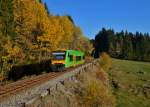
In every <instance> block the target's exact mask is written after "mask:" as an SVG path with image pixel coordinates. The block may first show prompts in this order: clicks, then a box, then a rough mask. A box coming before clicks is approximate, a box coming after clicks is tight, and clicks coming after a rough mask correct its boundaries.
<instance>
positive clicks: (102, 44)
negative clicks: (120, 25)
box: [91, 28, 150, 61]
mask: <svg viewBox="0 0 150 107" xmlns="http://www.w3.org/2000/svg"><path fill="white" fill-rule="evenodd" d="M91 42H92V43H93V44H94V47H95V54H94V55H95V57H99V54H100V53H102V52H107V53H109V54H110V55H111V56H112V57H115V58H120V59H129V60H138V61H150V35H149V34H148V33H141V32H136V33H132V32H128V31H121V32H115V31H114V30H113V29H105V28H102V30H100V32H99V33H98V34H97V35H96V36H95V40H91Z"/></svg>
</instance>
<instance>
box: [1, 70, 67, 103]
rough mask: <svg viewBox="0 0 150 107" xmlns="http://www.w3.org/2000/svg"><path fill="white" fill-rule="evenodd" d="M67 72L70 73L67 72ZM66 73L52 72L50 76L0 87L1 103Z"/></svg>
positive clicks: (44, 75)
mask: <svg viewBox="0 0 150 107" xmlns="http://www.w3.org/2000/svg"><path fill="white" fill-rule="evenodd" d="M66 72H69V70H67V71H66ZM66 72H51V73H48V74H43V75H40V76H37V77H35V78H32V79H28V80H21V81H18V82H15V83H11V84H8V85H5V86H0V101H2V100H4V99H6V98H7V97H10V96H12V95H15V94H18V93H19V92H21V91H23V90H26V89H29V88H32V87H34V86H36V85H40V84H42V83H44V82H46V81H48V80H51V79H53V78H56V77H58V76H60V75H62V74H64V73H66Z"/></svg>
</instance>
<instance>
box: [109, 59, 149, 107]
mask: <svg viewBox="0 0 150 107" xmlns="http://www.w3.org/2000/svg"><path fill="white" fill-rule="evenodd" d="M112 62H113V65H112V69H111V70H110V71H109V75H110V78H111V80H112V81H113V82H114V83H115V84H116V85H117V86H118V87H117V88H114V93H115V95H116V98H117V107H150V95H149V94H150V92H149V91H150V90H146V92H147V94H145V93H144V92H143V91H144V86H150V63H147V62H136V61H127V60H118V59H113V61H112ZM147 95H148V96H147Z"/></svg>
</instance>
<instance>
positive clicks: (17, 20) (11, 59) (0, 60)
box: [0, 0, 92, 74]
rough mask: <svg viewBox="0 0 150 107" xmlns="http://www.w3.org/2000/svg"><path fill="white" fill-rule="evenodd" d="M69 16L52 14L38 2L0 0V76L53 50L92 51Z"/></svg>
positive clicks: (45, 56)
mask: <svg viewBox="0 0 150 107" xmlns="http://www.w3.org/2000/svg"><path fill="white" fill-rule="evenodd" d="M91 47H92V46H91V44H90V42H89V40H88V39H87V38H86V37H85V36H84V34H83V33H82V30H81V29H80V28H79V27H78V26H76V25H75V23H74V21H73V19H72V18H71V16H68V15H65V16H58V15H53V14H51V13H50V12H49V11H48V8H47V5H46V4H43V3H42V2H41V0H0V74H4V73H6V71H8V70H10V68H11V67H12V66H13V65H22V64H30V63H34V62H36V63H37V62H40V61H41V60H44V59H48V58H50V52H51V51H52V50H55V49H60V48H61V49H62V48H65V49H78V50H82V51H84V52H86V53H87V54H88V53H89V51H90V50H91Z"/></svg>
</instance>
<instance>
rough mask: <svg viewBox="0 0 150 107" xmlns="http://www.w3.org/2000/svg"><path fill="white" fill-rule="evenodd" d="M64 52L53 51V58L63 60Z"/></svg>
mask: <svg viewBox="0 0 150 107" xmlns="http://www.w3.org/2000/svg"><path fill="white" fill-rule="evenodd" d="M65 55H66V53H65V52H53V53H52V56H53V60H65Z"/></svg>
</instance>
